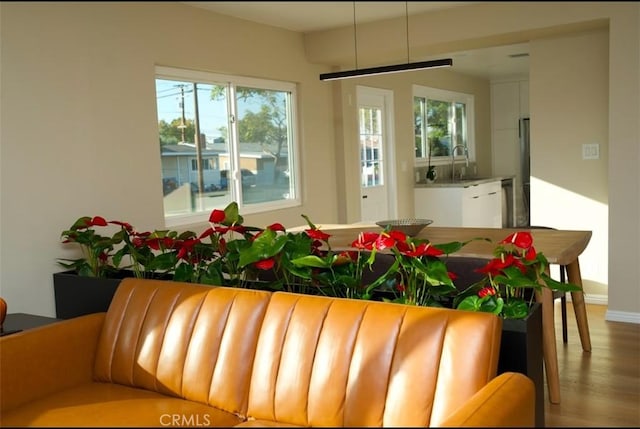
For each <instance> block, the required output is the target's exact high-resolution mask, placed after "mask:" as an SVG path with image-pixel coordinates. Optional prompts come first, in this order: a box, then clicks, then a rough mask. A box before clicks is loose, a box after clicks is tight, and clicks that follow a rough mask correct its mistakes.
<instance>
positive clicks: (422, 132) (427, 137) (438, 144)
mask: <svg viewBox="0 0 640 429" xmlns="http://www.w3.org/2000/svg"><path fill="white" fill-rule="evenodd" d="M413 95H414V97H413V112H414V124H415V156H416V164H418V163H420V162H421V161H422V162H423V163H424V162H426V161H427V160H428V159H429V158H430V159H431V164H437V163H438V161H439V160H443V159H447V160H450V159H451V155H452V151H453V149H454V148H455V150H456V151H455V153H454V154H453V155H456V156H466V157H469V159H473V155H474V145H473V108H474V107H473V95H469V94H462V93H457V92H452V91H446V90H441V89H435V88H429V87H424V86H417V85H415V86H414V87H413Z"/></svg>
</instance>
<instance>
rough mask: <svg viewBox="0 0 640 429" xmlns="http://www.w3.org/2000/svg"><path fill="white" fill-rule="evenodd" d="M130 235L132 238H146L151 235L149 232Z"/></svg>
mask: <svg viewBox="0 0 640 429" xmlns="http://www.w3.org/2000/svg"><path fill="white" fill-rule="evenodd" d="M131 235H133V236H134V237H148V236H150V235H151V232H150V231H146V232H132V233H131Z"/></svg>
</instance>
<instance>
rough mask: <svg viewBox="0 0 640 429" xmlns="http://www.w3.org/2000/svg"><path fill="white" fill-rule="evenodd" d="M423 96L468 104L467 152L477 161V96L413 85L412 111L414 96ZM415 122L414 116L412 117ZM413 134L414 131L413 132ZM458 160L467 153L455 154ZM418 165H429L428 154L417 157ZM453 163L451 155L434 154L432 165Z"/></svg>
mask: <svg viewBox="0 0 640 429" xmlns="http://www.w3.org/2000/svg"><path fill="white" fill-rule="evenodd" d="M415 97H423V98H426V99H430V100H437V101H448V102H452V103H463V104H465V105H466V113H467V117H466V128H467V151H468V152H467V153H468V157H469V162H475V159H476V145H475V97H474V95H473V94H465V93H462V92H455V91H449V90H446V89H439V88H432V87H428V86H422V85H413V88H412V97H411V111H412V112H413V105H414V98H415ZM412 122H413V118H412ZM412 135H413V133H412ZM454 158H455V160H456V161H458V160H464V159H465V155H464V154H463V153H461V151H457V152H456V153H455V154H454ZM414 162H415V165H416V166H427V165H428V163H429V161H428V154H425V156H423V157H420V158H418V157H415V161H414ZM450 163H451V156H432V157H431V165H445V164H450Z"/></svg>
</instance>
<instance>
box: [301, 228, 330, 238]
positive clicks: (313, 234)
mask: <svg viewBox="0 0 640 429" xmlns="http://www.w3.org/2000/svg"><path fill="white" fill-rule="evenodd" d="M304 232H306V233H307V235H308V236H309V237H311V238H313V239H316V240H322V241H327V240H328V239H329V237H331V236H330V235H329V234H327V233H325V232H322V231H320V230H319V229H313V228H309V229H305V230H304Z"/></svg>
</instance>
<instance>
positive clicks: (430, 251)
mask: <svg viewBox="0 0 640 429" xmlns="http://www.w3.org/2000/svg"><path fill="white" fill-rule="evenodd" d="M401 252H402V253H403V254H405V255H407V256H440V255H442V254H444V252H443V251H442V250H440V249H437V248H435V247H433V246H432V245H431V243H421V244H420V245H419V246H418V247H416V248H414V249H411V250H406V251H401Z"/></svg>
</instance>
